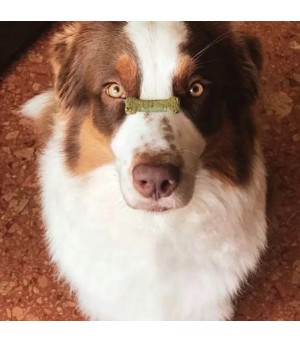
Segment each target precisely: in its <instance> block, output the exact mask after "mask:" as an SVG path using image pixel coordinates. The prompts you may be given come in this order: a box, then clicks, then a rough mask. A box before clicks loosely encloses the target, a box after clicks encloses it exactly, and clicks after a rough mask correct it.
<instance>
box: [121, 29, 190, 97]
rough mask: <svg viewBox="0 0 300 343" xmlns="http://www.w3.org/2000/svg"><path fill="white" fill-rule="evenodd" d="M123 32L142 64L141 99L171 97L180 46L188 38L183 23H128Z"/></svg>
mask: <svg viewBox="0 0 300 343" xmlns="http://www.w3.org/2000/svg"><path fill="white" fill-rule="evenodd" d="M126 30H127V33H128V35H129V39H130V40H131V41H132V43H133V45H134V47H135V48H136V51H137V55H138V58H139V61H140V64H141V73H142V75H143V79H142V85H141V95H140V96H141V99H164V98H168V97H170V96H171V95H172V76H173V73H174V70H175V67H176V65H177V61H178V54H179V45H180V43H182V42H184V41H185V40H186V37H187V29H186V27H185V25H184V23H182V22H146V23H145V22H129V23H128V25H127V27H126Z"/></svg>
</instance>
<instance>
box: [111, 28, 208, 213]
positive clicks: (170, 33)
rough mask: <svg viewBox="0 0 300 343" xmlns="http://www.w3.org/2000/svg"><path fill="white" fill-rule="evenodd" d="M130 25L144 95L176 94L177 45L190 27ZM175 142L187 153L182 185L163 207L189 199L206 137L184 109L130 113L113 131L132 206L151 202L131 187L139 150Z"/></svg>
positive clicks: (163, 148) (156, 150)
mask: <svg viewBox="0 0 300 343" xmlns="http://www.w3.org/2000/svg"><path fill="white" fill-rule="evenodd" d="M126 31H127V33H128V36H129V39H130V40H131V42H132V44H133V45H134V47H135V50H136V53H137V57H138V60H139V64H140V69H141V75H142V83H141V95H140V96H141V99H161V98H162V99H164V98H169V97H170V96H172V95H173V89H172V80H173V76H174V74H175V71H176V67H178V61H179V58H180V55H179V47H180V44H182V43H183V42H184V41H185V40H186V38H187V30H186V27H185V25H184V24H183V23H182V22H147V23H145V22H130V23H129V24H128V25H127V27H126ZM163 118H164V119H167V120H168V122H169V124H170V126H171V128H172V134H173V136H174V139H173V140H172V141H167V140H166V138H165V135H164V129H163V125H162V120H163ZM171 144H173V145H175V146H176V148H177V152H179V154H180V155H181V156H182V157H183V159H184V168H183V170H182V178H181V182H180V185H179V187H177V188H176V190H175V192H173V193H172V195H171V196H169V197H168V198H162V199H160V200H159V201H158V203H157V204H158V205H159V206H160V207H165V208H169V207H178V206H180V205H182V203H185V202H187V200H188V199H189V198H190V196H191V193H192V189H193V182H194V180H193V178H192V175H195V172H196V170H197V168H198V161H199V157H200V155H201V154H202V152H203V151H204V148H205V141H204V139H203V137H202V135H201V133H200V132H199V130H197V129H196V128H195V126H194V124H193V123H192V122H191V121H190V120H189V119H187V117H186V116H185V115H184V114H183V113H178V114H176V115H174V114H173V113H155V114H152V118H151V121H150V120H148V118H147V117H146V116H144V113H143V112H139V113H136V114H135V115H134V116H127V118H126V119H125V121H124V123H123V124H122V126H121V128H120V129H119V130H118V132H117V134H116V135H115V137H114V140H113V143H112V148H113V151H114V154H115V156H116V158H117V165H118V172H119V174H120V180H121V188H122V191H123V195H124V197H125V198H126V200H127V202H128V203H129V204H130V205H131V206H133V207H139V208H140V207H143V208H144V207H146V206H150V205H151V203H152V202H153V200H152V199H146V198H144V197H142V196H141V194H139V193H138V192H137V191H136V189H135V188H134V187H133V180H132V169H133V167H134V165H133V164H132V162H133V160H134V159H135V156H136V154H137V153H141V152H145V153H148V154H149V153H150V154H157V155H159V154H160V153H169V154H174V151H173V152H172V151H171V149H170V145H171Z"/></svg>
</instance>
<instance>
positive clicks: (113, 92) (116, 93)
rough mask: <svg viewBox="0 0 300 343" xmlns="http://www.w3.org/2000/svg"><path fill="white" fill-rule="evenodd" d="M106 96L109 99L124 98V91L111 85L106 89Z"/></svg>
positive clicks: (114, 84) (116, 85)
mask: <svg viewBox="0 0 300 343" xmlns="http://www.w3.org/2000/svg"><path fill="white" fill-rule="evenodd" d="M106 94H107V95H108V96H110V97H111V98H116V99H118V98H125V93H124V89H123V88H122V87H121V86H120V85H118V84H117V83H111V84H110V85H108V86H107V88H106Z"/></svg>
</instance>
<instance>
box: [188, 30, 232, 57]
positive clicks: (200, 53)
mask: <svg viewBox="0 0 300 343" xmlns="http://www.w3.org/2000/svg"><path fill="white" fill-rule="evenodd" d="M231 32H232V31H226V32H224V33H222V34H221V35H220V36H218V37H217V38H216V39H214V40H213V41H212V42H210V43H209V44H208V45H206V46H205V47H204V48H203V49H202V50H200V51H199V52H198V53H196V54H195V55H194V56H193V57H192V60H193V61H194V62H196V61H197V59H199V57H201V56H202V55H203V54H204V53H205V52H206V51H207V50H208V49H209V48H211V47H213V46H214V45H216V44H217V43H219V42H221V41H222V40H224V39H225V38H227V36H228V35H229V34H230V33H231Z"/></svg>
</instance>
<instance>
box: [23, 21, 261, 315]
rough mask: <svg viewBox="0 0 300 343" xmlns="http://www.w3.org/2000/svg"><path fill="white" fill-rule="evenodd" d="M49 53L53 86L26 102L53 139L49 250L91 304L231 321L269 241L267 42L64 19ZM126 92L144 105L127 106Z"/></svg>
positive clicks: (45, 177) (110, 310)
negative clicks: (263, 87)
mask: <svg viewBox="0 0 300 343" xmlns="http://www.w3.org/2000/svg"><path fill="white" fill-rule="evenodd" d="M51 62H52V66H53V73H54V86H53V89H50V90H48V91H46V92H44V93H42V94H40V95H37V96H36V97H34V98H33V99H31V100H29V101H28V102H27V103H26V104H25V105H24V106H23V108H22V111H23V113H24V114H25V115H27V116H28V117H30V118H32V119H34V120H35V121H36V123H37V124H38V127H39V130H40V132H41V136H42V137H43V142H44V148H43V152H42V154H41V157H40V164H39V176H40V183H41V189H42V190H41V202H42V209H43V219H44V223H45V228H46V241H47V245H48V249H49V251H50V254H51V257H52V259H53V261H54V263H55V264H56V265H57V266H58V270H59V274H60V276H61V277H63V278H64V279H66V280H67V281H68V283H69V285H70V288H71V289H72V290H73V291H74V292H75V294H76V296H77V299H78V304H79V306H80V308H81V310H82V312H83V313H84V314H86V315H87V316H88V318H90V319H92V320H230V319H232V318H233V315H234V306H233V303H232V301H233V299H234V297H235V296H236V295H237V293H238V291H239V289H240V287H241V285H242V284H243V282H244V281H245V279H246V277H247V276H248V275H249V273H250V272H252V271H254V270H255V268H256V266H257V264H258V262H259V259H260V256H261V254H262V252H263V251H264V249H265V247H266V233H267V228H266V215H265V212H266V210H265V203H266V181H265V180H266V171H265V166H264V160H263V154H262V150H261V147H260V143H259V139H258V135H257V129H256V123H255V118H254V112H255V106H254V105H255V102H256V100H257V98H258V97H259V91H260V80H259V79H260V71H261V69H262V53H261V46H260V43H259V41H258V40H257V39H256V38H255V37H253V36H251V35H248V34H244V33H241V32H237V31H236V30H234V29H233V28H232V26H231V24H230V23H227V22H87V23H84V22H80V23H68V24H65V25H64V26H63V28H62V29H61V30H60V32H58V33H57V34H56V35H55V37H54V39H53V41H52V44H51ZM129 97H131V98H134V99H136V100H137V101H141V102H142V103H143V104H146V105H145V106H146V107H145V108H143V109H141V108H140V107H138V108H137V111H136V112H135V113H133V114H127V113H126V112H125V107H126V106H125V105H126V103H127V99H128V98H129ZM170 97H176V99H177V100H178V102H179V108H178V109H177V111H175V113H174V112H172V111H171V110H170V108H169V107H168V104H169V102H168V99H169V98H170ZM151 101H152V104H153V103H156V102H155V101H158V102H159V101H161V102H163V104H164V105H165V107H164V108H158V109H156V110H155V111H154V110H153V106H152V107H147V106H148V105H149V103H151Z"/></svg>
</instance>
